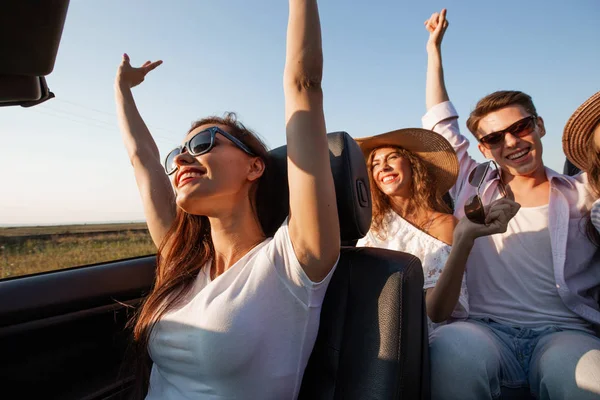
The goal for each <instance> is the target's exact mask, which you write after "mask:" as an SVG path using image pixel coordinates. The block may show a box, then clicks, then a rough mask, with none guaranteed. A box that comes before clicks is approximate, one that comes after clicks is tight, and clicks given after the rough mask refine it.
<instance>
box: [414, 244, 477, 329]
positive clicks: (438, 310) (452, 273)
mask: <svg viewBox="0 0 600 400" xmlns="http://www.w3.org/2000/svg"><path fill="white" fill-rule="evenodd" d="M472 248H473V240H467V239H462V238H461V239H459V240H456V241H455V242H454V244H453V246H452V250H451V251H450V255H449V256H448V260H447V261H446V265H445V266H444V270H443V271H442V273H441V275H440V277H439V279H438V281H437V282H436V284H435V286H434V287H433V288H431V289H429V290H428V291H427V295H426V299H425V300H426V305H427V315H428V316H429V318H430V319H431V320H432V321H433V322H442V321H445V320H447V319H448V318H450V316H451V315H452V311H454V308H455V307H456V304H457V302H458V299H459V297H460V289H461V285H462V279H463V275H464V273H465V266H466V264H467V259H468V258H469V253H470V252H471V249H472Z"/></svg>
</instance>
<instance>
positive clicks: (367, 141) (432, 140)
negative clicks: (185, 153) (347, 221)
mask: <svg viewBox="0 0 600 400" xmlns="http://www.w3.org/2000/svg"><path fill="white" fill-rule="evenodd" d="M355 140H356V142H357V143H358V145H359V146H360V148H361V149H362V151H363V154H364V156H365V159H366V160H367V161H368V159H369V155H370V154H371V152H372V151H373V150H374V149H376V148H378V147H384V146H395V147H400V148H403V149H405V150H408V151H410V152H411V153H413V154H415V155H416V156H417V157H419V158H420V159H421V160H422V161H423V164H424V166H425V168H427V170H428V172H429V176H430V177H431V178H432V179H433V180H434V182H433V184H434V185H435V187H436V190H437V192H438V193H439V194H442V195H443V194H444V193H446V192H448V190H450V188H451V187H452V186H454V184H455V183H456V179H457V178H458V158H457V157H456V152H455V151H454V149H453V148H452V145H451V144H450V143H448V141H447V140H446V139H445V138H444V137H443V136H442V135H440V134H438V133H436V132H433V131H429V130H427V129H420V128H406V129H399V130H396V131H392V132H387V133H382V134H380V135H376V136H371V137H365V138H359V139H355Z"/></svg>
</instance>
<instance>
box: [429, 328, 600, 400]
mask: <svg viewBox="0 0 600 400" xmlns="http://www.w3.org/2000/svg"><path fill="white" fill-rule="evenodd" d="M430 355H431V393H432V396H431V398H432V399H433V400H438V399H457V400H458V399H460V400H468V399H474V400H483V399H500V398H502V399H517V398H519V399H527V398H530V396H533V397H534V398H536V399H539V400H546V399H552V400H555V399H600V339H599V338H597V337H596V336H593V335H591V334H588V333H585V332H582V331H577V330H564V329H560V328H557V327H555V326H547V327H543V328H535V329H528V328H513V327H510V326H506V325H502V324H499V323H496V322H494V321H491V320H487V319H486V320H476V319H468V320H466V321H459V322H454V323H451V324H448V325H444V326H441V327H439V328H437V329H436V330H435V331H433V332H432V334H431V336H430Z"/></svg>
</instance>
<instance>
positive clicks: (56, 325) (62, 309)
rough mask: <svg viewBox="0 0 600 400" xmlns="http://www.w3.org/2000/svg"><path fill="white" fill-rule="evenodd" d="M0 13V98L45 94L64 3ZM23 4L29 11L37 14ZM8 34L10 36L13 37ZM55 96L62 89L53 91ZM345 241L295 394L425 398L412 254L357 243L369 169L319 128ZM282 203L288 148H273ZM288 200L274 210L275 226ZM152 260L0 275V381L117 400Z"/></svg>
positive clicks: (18, 388) (32, 100) (43, 394)
mask: <svg viewBox="0 0 600 400" xmlns="http://www.w3.org/2000/svg"><path fill="white" fill-rule="evenodd" d="M8 3H9V4H10V6H9V9H10V12H3V13H0V22H1V23H0V32H1V33H2V37H12V38H14V40H3V41H1V42H0V43H1V44H0V51H1V54H3V57H2V59H1V60H0V105H2V106H21V107H31V106H35V105H37V104H40V103H41V102H44V101H47V100H50V99H52V98H53V97H54V94H53V93H52V92H50V90H49V89H48V85H47V84H46V77H48V82H49V83H50V84H51V83H52V79H51V78H52V76H51V72H52V70H53V68H54V61H55V59H56V55H57V51H58V47H59V43H60V38H61V34H62V29H63V26H64V23H65V19H66V18H67V10H68V6H69V1H68V0H53V1H48V2H30V1H16V0H15V1H13V0H10V1H9V2H8ZM32 7H36V9H35V10H33V9H32ZM15 32H17V33H18V34H17V35H15V34H14V33H15ZM56 96H57V97H60V93H56ZM328 143H329V150H330V161H331V167H332V172H333V176H334V181H335V189H336V196H337V205H338V211H339V220H340V229H341V237H342V241H343V246H342V249H341V256H340V261H339V264H338V267H337V269H336V271H335V273H334V275H333V278H332V280H331V283H330V285H329V287H328V290H327V294H326V297H325V301H324V304H323V308H322V313H321V321H320V328H319V333H318V337H317V340H316V343H315V346H314V349H313V351H312V355H311V357H310V360H309V363H308V366H307V368H306V371H305V374H304V379H303V383H302V387H301V391H300V396H299V398H300V399H350V400H352V399H357V400H358V399H367V398H374V399H427V398H429V356H428V340H427V317H426V313H425V303H424V301H425V300H424V292H423V289H422V288H423V279H424V278H423V272H422V268H421V264H420V261H419V259H418V258H417V257H415V256H412V255H409V254H406V253H400V252H395V251H390V250H385V249H375V248H355V247H353V246H352V245H353V244H354V243H356V240H358V239H359V238H361V237H362V236H364V235H365V234H366V233H367V231H368V229H369V226H370V222H371V196H370V190H369V179H368V175H367V168H366V165H365V162H364V159H363V155H362V152H361V151H360V149H359V147H358V145H357V143H356V142H355V141H354V140H353V139H352V138H351V137H350V135H348V134H347V133H345V132H334V133H330V134H328ZM271 156H272V159H273V162H274V165H273V169H274V170H275V171H277V176H276V181H275V183H274V187H275V189H276V191H277V192H278V195H280V196H282V197H283V200H282V201H281V204H283V205H285V204H287V201H286V198H287V196H288V195H289V193H288V187H287V174H286V166H287V163H286V147H285V146H282V147H279V148H276V149H274V150H272V151H271ZM287 212H288V210H287V208H286V207H282V208H281V209H279V210H273V215H272V218H273V221H274V223H278V224H281V223H282V222H283V220H284V219H285V218H286V216H287ZM155 267H156V259H155V257H154V256H145V257H137V258H131V259H125V260H120V261H115V262H107V263H100V264H95V265H89V266H85V267H77V268H69V269H63V270H59V271H52V272H43V273H38V274H34V275H29V276H24V277H12V278H7V279H4V280H0V354H1V355H2V356H1V358H0V359H1V360H2V361H1V362H0V385H1V386H2V388H3V392H4V393H18V394H19V395H18V398H44V399H64V400H68V399H87V400H92V399H94V400H96V399H98V400H99V399H105V400H108V399H122V398H123V399H124V398H127V395H128V394H129V393H130V389H131V386H132V382H133V376H132V374H131V370H130V368H129V367H128V366H129V363H128V360H129V357H130V354H131V353H130V350H131V347H132V346H131V336H130V334H131V332H130V330H129V329H128V328H127V321H128V320H129V319H130V318H131V316H132V315H133V313H134V312H135V309H136V307H137V306H138V305H139V304H140V302H141V300H142V299H143V296H144V295H145V294H146V293H148V291H149V289H150V288H151V285H152V283H153V279H154V270H155Z"/></svg>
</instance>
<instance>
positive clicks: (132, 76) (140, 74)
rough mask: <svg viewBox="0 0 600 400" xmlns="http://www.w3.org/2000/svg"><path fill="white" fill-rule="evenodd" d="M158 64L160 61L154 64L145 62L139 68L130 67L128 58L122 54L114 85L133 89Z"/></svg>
mask: <svg viewBox="0 0 600 400" xmlns="http://www.w3.org/2000/svg"><path fill="white" fill-rule="evenodd" d="M160 64H162V61H161V60H158V61H154V62H150V61H146V62H145V63H144V64H142V66H141V67H138V68H136V67H132V66H131V63H130V60H129V56H128V55H127V54H123V60H122V61H121V65H119V70H118V71H117V77H116V83H117V84H118V85H124V86H126V87H129V88H132V87H135V86H137V85H139V84H140V83H142V82H143V81H144V79H145V78H146V75H147V74H148V72H150V71H152V70H153V69H155V68H156V67H158V66H159V65H160Z"/></svg>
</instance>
